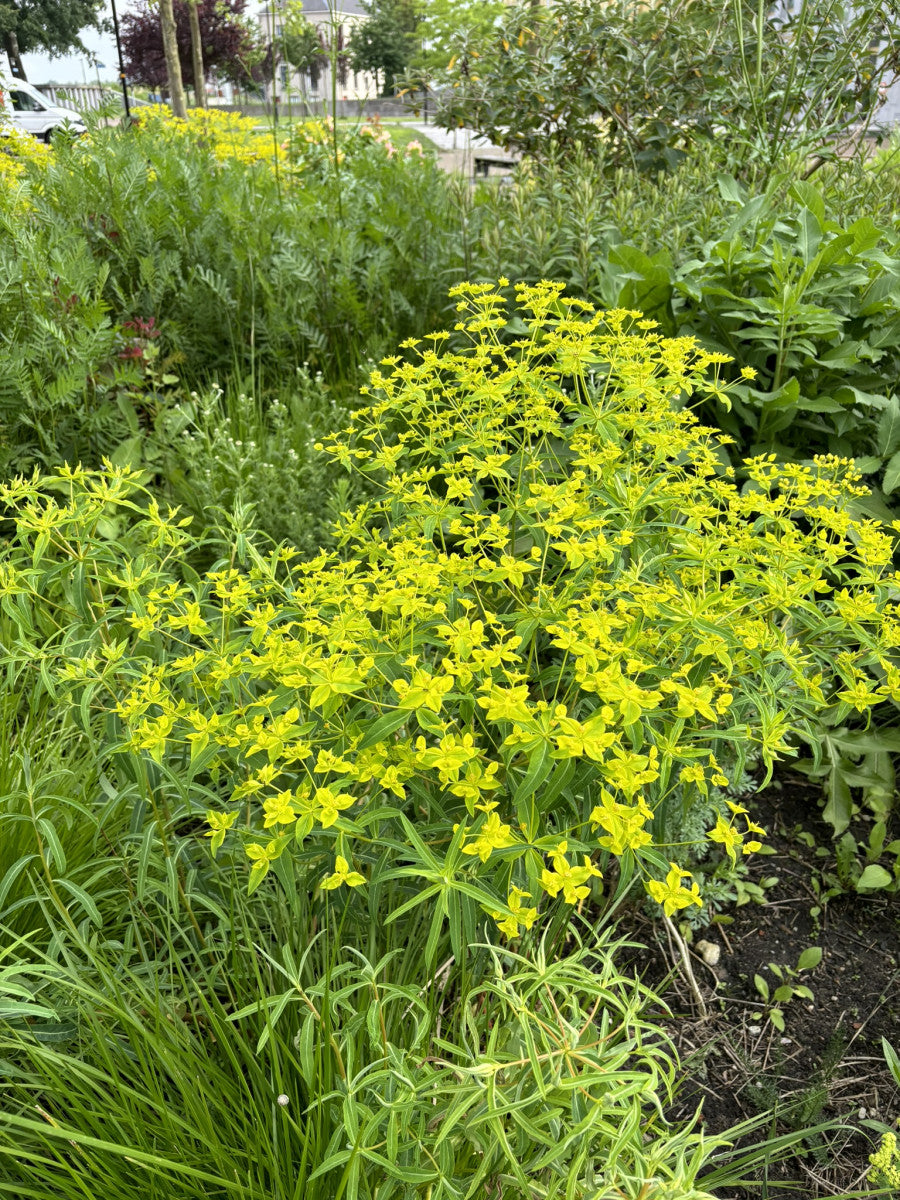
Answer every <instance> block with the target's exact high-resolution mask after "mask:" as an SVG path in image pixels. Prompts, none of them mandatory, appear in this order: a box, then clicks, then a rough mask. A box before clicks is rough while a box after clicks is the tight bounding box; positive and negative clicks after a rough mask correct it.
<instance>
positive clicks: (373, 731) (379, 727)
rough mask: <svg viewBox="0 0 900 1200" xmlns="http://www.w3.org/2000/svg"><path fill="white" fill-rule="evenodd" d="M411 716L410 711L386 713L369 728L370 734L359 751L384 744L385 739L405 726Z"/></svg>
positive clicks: (359, 747)
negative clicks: (380, 743)
mask: <svg viewBox="0 0 900 1200" xmlns="http://www.w3.org/2000/svg"><path fill="white" fill-rule="evenodd" d="M411 716H412V713H411V712H410V711H409V710H408V709H401V710H399V711H397V712H389V713H385V715H384V716H383V717H379V718H378V720H377V721H375V722H374V724H372V725H370V726H369V731H368V733H367V734H366V735H365V737H364V738H363V739H362V741H361V742H360V743H359V746H358V747H357V749H358V750H368V748H369V747H370V746H375V745H377V743H378V742H383V741H384V740H385V738H388V737H390V735H391V734H392V733H394V732H395V731H396V730H397V729H399V728H400V726H401V725H403V724H405V723H406V722H407V721H408V720H409V719H410V717H411Z"/></svg>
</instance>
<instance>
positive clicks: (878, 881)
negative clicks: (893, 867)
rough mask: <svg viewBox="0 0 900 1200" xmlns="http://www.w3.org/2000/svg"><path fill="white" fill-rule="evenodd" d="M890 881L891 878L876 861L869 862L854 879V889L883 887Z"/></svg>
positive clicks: (862, 889) (888, 884) (863, 889)
mask: <svg viewBox="0 0 900 1200" xmlns="http://www.w3.org/2000/svg"><path fill="white" fill-rule="evenodd" d="M891 883H893V879H892V877H891V876H890V875H889V874H888V872H887V871H886V870H885V869H884V867H880V866H879V865H878V863H869V865H868V866H867V867H866V869H865V870H864V871H863V873H862V875H860V877H859V879H857V881H856V890H857V891H858V892H862V891H865V890H867V889H870V888H884V887H889V886H890V884H891Z"/></svg>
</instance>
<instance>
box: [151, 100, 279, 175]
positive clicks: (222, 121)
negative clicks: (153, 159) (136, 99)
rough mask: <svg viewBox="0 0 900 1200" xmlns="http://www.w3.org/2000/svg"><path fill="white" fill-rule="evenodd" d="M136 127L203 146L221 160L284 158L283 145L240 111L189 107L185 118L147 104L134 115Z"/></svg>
mask: <svg viewBox="0 0 900 1200" xmlns="http://www.w3.org/2000/svg"><path fill="white" fill-rule="evenodd" d="M135 123H136V125H137V126H138V128H139V129H140V130H142V131H144V132H145V133H148V134H151V135H152V136H153V137H156V138H161V139H163V140H164V141H166V142H167V143H170V144H172V143H184V144H185V145H191V146H195V147H197V148H198V149H202V150H206V151H208V152H209V153H211V154H212V156H213V157H214V158H216V159H218V160H219V161H220V162H224V161H231V160H234V161H237V162H242V163H257V162H267V163H273V162H275V161H276V160H278V161H281V160H283V159H285V158H286V154H285V149H284V146H283V145H282V144H281V143H280V142H279V141H277V140H276V139H275V138H274V137H272V135H271V134H270V133H267V132H265V131H260V132H257V123H256V122H255V121H253V120H252V119H251V118H249V117H242V116H241V115H240V113H235V112H224V111H223V110H222V109H219V108H189V109H188V111H187V118H186V119H185V120H182V119H181V118H180V117H173V116H172V110H171V109H170V108H169V107H168V106H167V105H165V104H153V105H148V106H147V107H145V108H141V109H140V110H139V112H138V113H137V114H136V116H135Z"/></svg>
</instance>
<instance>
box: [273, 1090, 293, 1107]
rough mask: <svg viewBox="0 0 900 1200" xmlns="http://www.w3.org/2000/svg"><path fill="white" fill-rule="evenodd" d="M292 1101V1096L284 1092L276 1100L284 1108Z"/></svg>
mask: <svg viewBox="0 0 900 1200" xmlns="http://www.w3.org/2000/svg"><path fill="white" fill-rule="evenodd" d="M290 1102H291V1098H290V1096H286V1095H285V1094H284V1092H282V1093H281V1095H280V1096H279V1097H278V1099H277V1100H276V1101H275V1103H276V1104H279V1105H280V1106H281V1107H282V1108H287V1106H288V1105H289V1104H290Z"/></svg>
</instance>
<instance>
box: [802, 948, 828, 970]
mask: <svg viewBox="0 0 900 1200" xmlns="http://www.w3.org/2000/svg"><path fill="white" fill-rule="evenodd" d="M821 961H822V947H821V946H807V948H806V949H805V950H804V951H803V953H802V954H801V955H800V957H799V959H798V960H797V970H798V971H811V970H812V969H813V967H817V966H818V965H819V963H820V962H821Z"/></svg>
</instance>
